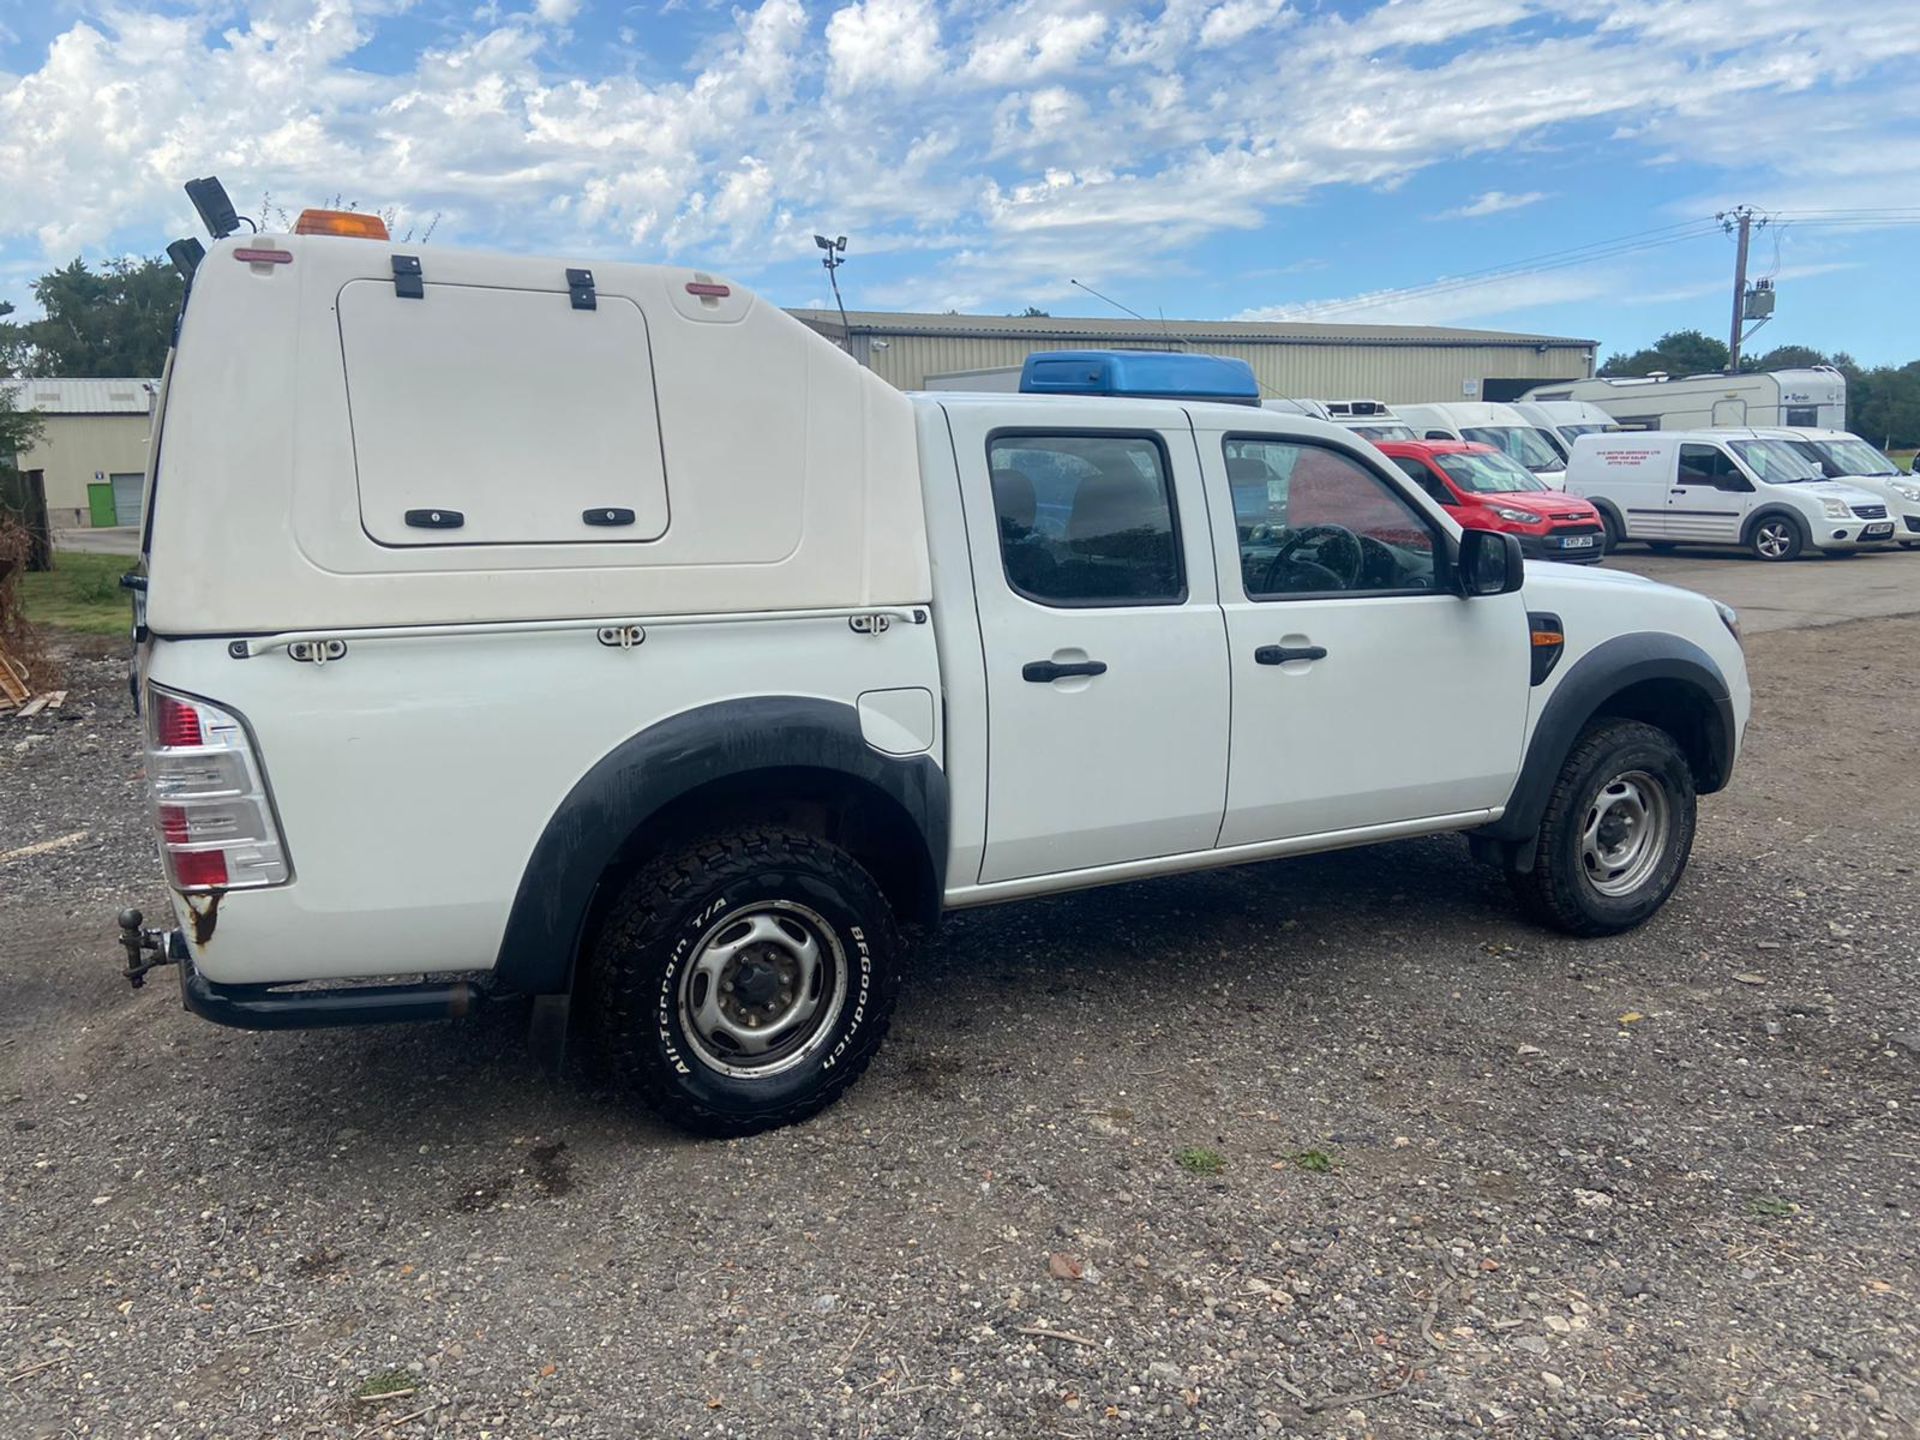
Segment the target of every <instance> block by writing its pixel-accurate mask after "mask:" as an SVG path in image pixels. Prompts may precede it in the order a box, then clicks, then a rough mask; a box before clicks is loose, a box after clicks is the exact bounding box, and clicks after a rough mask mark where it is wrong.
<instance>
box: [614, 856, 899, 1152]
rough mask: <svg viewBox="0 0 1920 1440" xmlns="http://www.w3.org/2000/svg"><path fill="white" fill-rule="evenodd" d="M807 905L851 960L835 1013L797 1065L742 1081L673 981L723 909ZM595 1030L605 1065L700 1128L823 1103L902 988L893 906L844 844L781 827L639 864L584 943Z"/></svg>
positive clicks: (866, 1049)
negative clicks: (708, 1042)
mask: <svg viewBox="0 0 1920 1440" xmlns="http://www.w3.org/2000/svg"><path fill="white" fill-rule="evenodd" d="M775 901H780V902H787V903H789V904H795V905H802V906H805V907H806V908H807V910H808V911H810V912H812V914H813V916H815V917H817V918H818V919H819V920H820V921H822V922H824V923H825V924H826V925H827V926H829V927H831V929H832V931H833V935H834V938H836V939H837V940H838V942H839V944H840V947H841V950H842V953H843V954H844V957H845V964H844V966H843V967H842V971H841V973H842V975H843V978H844V987H845V988H844V990H843V992H842V1001H841V1004H840V1006H839V1008H838V1010H837V1012H836V1013H834V1014H833V1015H832V1017H831V1018H830V1019H829V1020H827V1021H826V1022H824V1023H823V1024H822V1025H821V1026H820V1036H821V1038H820V1040H819V1043H818V1047H817V1049H815V1050H813V1051H812V1052H811V1053H809V1055H808V1056H807V1058H806V1059H805V1060H804V1061H803V1062H801V1063H799V1064H797V1065H796V1066H794V1067H793V1068H791V1069H787V1070H783V1071H781V1072H779V1073H777V1074H770V1075H765V1076H756V1077H752V1078H743V1077H741V1076H736V1075H729V1074H727V1073H726V1072H725V1071H723V1070H720V1069H716V1068H713V1067H712V1066H710V1065H709V1064H707V1063H706V1062H704V1061H703V1060H702V1059H701V1057H700V1054H699V1050H698V1047H697V1046H696V1045H695V1044H694V1043H690V1040H689V1036H688V1032H687V1029H686V1025H685V1022H684V1020H683V1017H682V1014H681V1005H680V996H681V983H682V981H683V979H684V978H685V974H686V971H687V969H688V967H689V966H691V965H692V964H693V962H694V960H695V958H696V956H697V953H698V951H699V949H700V946H701V942H702V939H703V937H707V938H709V939H711V938H712V937H714V936H715V935H716V934H719V933H721V932H719V931H717V930H716V927H717V926H719V925H721V924H723V923H724V921H725V920H726V918H727V916H728V915H729V913H731V912H735V911H740V912H747V911H748V910H749V907H753V906H756V905H765V904H767V903H768V902H775ZM583 959H584V965H583V971H584V974H585V975H586V977H587V980H588V986H589V996H588V1003H589V1005H590V1006H591V1013H590V1015H589V1017H588V1026H589V1033H590V1035H591V1037H592V1041H593V1050H594V1059H595V1061H596V1064H597V1068H598V1069H599V1071H600V1073H601V1074H602V1075H603V1076H604V1077H605V1078H606V1079H608V1080H609V1081H611V1082H612V1083H613V1084H615V1085H616V1086H618V1087H620V1088H622V1089H626V1090H628V1091H630V1092H632V1093H635V1094H638V1095H639V1096H640V1097H641V1098H643V1099H644V1100H646V1101H647V1103H648V1104H650V1105H652V1106H653V1107H654V1108H655V1109H656V1110H658V1111H659V1112H660V1114H661V1115H662V1116H664V1117H665V1118H666V1119H668V1120H670V1121H672V1122H673V1123H674V1124H676V1125H679V1126H681V1127H683V1128H685V1129H687V1130H691V1131H694V1132H695V1133H698V1134H702V1135H718V1136H729V1135H747V1134H752V1133H753V1132H755V1131H758V1130H769V1129H773V1128H775V1127H776V1126H781V1125H791V1124H793V1123H794V1122H796V1121H799V1120H804V1119H806V1118H807V1117H808V1116H811V1115H814V1114H816V1113H818V1112H819V1111H821V1110H824V1109H825V1108H826V1107H827V1106H828V1105H831V1104H832V1103H833V1102H834V1101H835V1100H837V1099H838V1098H839V1097H840V1095H841V1093H842V1092H844V1091H845V1090H846V1089H847V1087H848V1086H850V1085H851V1084H853V1082H854V1081H855V1080H857V1079H858V1078H859V1077H860V1074H861V1072H862V1071H864V1070H865V1069H866V1068H867V1065H868V1063H869V1062H870V1061H871V1060H872V1059H873V1056H874V1053H875V1052H876V1051H877V1050H878V1049H879V1048H880V1042H881V1041H882V1040H883V1039H884V1038H885V1036H886V1033H887V1026H888V1023H889V1022H890V1020H891V1019H892V1015H893V1005H894V1000H895V998H896V996H897V994H898V990H899V979H900V964H901V939H900V933H899V929H898V927H897V925H896V924H895V921H894V916H893V910H892V907H891V906H890V905H889V904H888V903H887V899H886V896H885V895H884V894H882V893H881V890H880V887H879V886H878V885H877V884H875V883H874V879H873V877H872V876H871V875H869V874H868V873H867V872H866V870H865V869H864V868H862V867H861V866H860V864H859V863H858V862H856V861H855V860H854V859H853V857H852V856H850V855H848V854H847V853H846V852H845V851H844V850H842V849H840V848H839V847H838V846H836V845H833V844H831V843H829V842H827V841H825V840H822V839H820V838H818V837H816V836H813V835H809V834H806V833H804V832H801V831H795V830H785V829H779V828H775V827H764V828H755V829H742V830H734V831H729V832H726V833H724V834H720V835H715V836H713V837H711V838H708V839H705V840H702V841H699V842H697V843H695V844H692V845H689V846H688V847H686V848H684V849H682V850H679V851H677V852H675V853H673V854H670V855H665V856H662V857H660V858H658V859H656V860H654V861H652V862H651V863H649V864H647V865H645V866H644V867H642V868H641V869H640V870H639V871H638V872H637V873H636V874H635V875H634V876H633V877H632V879H631V880H629V881H628V882H627V884H626V886H625V887H624V889H623V890H622V891H621V892H620V894H619V895H618V896H617V897H616V899H615V900H614V902H613V905H612V907H611V908H610V910H609V911H608V913H607V916H606V920H605V922H604V923H603V924H602V925H601V926H600V927H599V929H598V930H597V932H596V933H595V934H594V936H593V937H592V939H591V940H590V941H589V943H588V946H587V952H586V954H585V956H584V957H583Z"/></svg>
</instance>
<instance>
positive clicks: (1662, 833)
mask: <svg viewBox="0 0 1920 1440" xmlns="http://www.w3.org/2000/svg"><path fill="white" fill-rule="evenodd" d="M1695 807H1696V800H1695V796H1694V787H1693V771H1692V769H1691V767H1689V765H1688V764H1687V758H1686V756H1685V755H1684V754H1683V753H1682V752H1681V749H1680V746H1679V745H1678V744H1677V743H1676V742H1675V740H1674V738H1673V737H1672V736H1671V735H1669V734H1667V732H1666V731H1664V730H1660V729H1657V728H1655V727H1654V726H1652V725H1644V724H1642V723H1640V722H1639V721H1637V720H1599V721H1596V722H1595V723H1594V724H1593V725H1592V726H1591V727H1589V728H1588V729H1587V730H1586V731H1585V732H1584V733H1583V734H1582V735H1581V737H1580V739H1579V740H1577V741H1576V742H1575V743H1574V746H1573V750H1572V751H1571V752H1570V753H1569V754H1568V756H1567V759H1566V763H1565V764H1564V765H1562V766H1561V767H1560V774H1559V777H1558V779H1556V780H1555V782H1554V787H1553V790H1552V792H1551V793H1550V794H1549V796H1548V797H1547V807H1546V813H1545V814H1544V815H1543V816H1542V817H1541V821H1540V836H1539V848H1538V850H1537V852H1536V855H1535V858H1534V865H1533V869H1532V870H1531V871H1529V872H1526V873H1520V872H1512V873H1510V877H1509V878H1510V879H1511V881H1512V884H1513V889H1514V893H1515V895H1516V897H1517V898H1518V899H1519V901H1520V903H1521V906H1522V908H1524V909H1525V910H1526V911H1527V912H1528V913H1529V914H1530V915H1532V916H1533V917H1534V918H1535V919H1536V920H1539V921H1540V922H1541V923H1542V924H1545V925H1550V926H1552V927H1553V928H1554V929H1556V930H1564V931H1566V932H1567V933H1568V934H1570V935H1614V934H1618V933H1619V932H1620V931H1622V930H1631V929H1632V928H1633V927H1634V926H1636V925H1638V924H1640V923H1641V922H1642V921H1643V920H1645V919H1647V917H1648V916H1650V915H1652V914H1653V913H1654V911H1656V910H1658V909H1659V908H1660V907H1661V906H1662V905H1664V904H1666V902H1667V897H1668V896H1669V895H1671V894H1672V893H1673V891H1674V887H1675V886H1677V885H1678V884H1679V883H1680V877H1681V875H1682V874H1684V873H1685V871H1686V868H1687V857H1688V855H1689V854H1691V853H1692V850H1693V832H1694V821H1695Z"/></svg>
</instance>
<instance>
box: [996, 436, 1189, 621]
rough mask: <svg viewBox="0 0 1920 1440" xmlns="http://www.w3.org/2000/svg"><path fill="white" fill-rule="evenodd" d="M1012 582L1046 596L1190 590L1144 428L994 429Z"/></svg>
mask: <svg viewBox="0 0 1920 1440" xmlns="http://www.w3.org/2000/svg"><path fill="white" fill-rule="evenodd" d="M987 463H988V467H989V469H990V472H991V476H992V482H993V508H994V514H995V522H996V525H997V527H998V529H999V532H1000V559H1001V563H1002V565H1003V566H1004V567H1005V569H1006V575H1007V581H1008V583H1009V584H1011V585H1012V586H1013V588H1014V589H1015V590H1017V591H1019V592H1020V594H1022V595H1024V596H1026V597H1027V598H1028V599H1029V600H1035V601H1038V602H1039V603H1040V604H1042V605H1059V606H1092V605H1177V604H1178V603H1180V601H1182V600H1184V599H1185V598H1186V593H1187V591H1186V580H1185V576H1184V573H1183V571H1182V569H1181V564H1180V537H1179V530H1178V527H1177V526H1176V525H1175V523H1174V509H1173V490H1172V486H1171V484H1170V482H1169V478H1168V474H1167V460H1166V455H1165V453H1164V452H1163V451H1162V450H1161V448H1160V442H1159V441H1158V440H1155V439H1152V438H1150V437H1148V436H1143V435H1105V434H1099V435H997V436H995V437H993V438H992V439H991V440H989V441H988V442H987Z"/></svg>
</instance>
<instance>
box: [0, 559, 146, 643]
mask: <svg viewBox="0 0 1920 1440" xmlns="http://www.w3.org/2000/svg"><path fill="white" fill-rule="evenodd" d="M138 563H139V561H138V559H137V558H136V557H135V556H132V555H82V554H77V553H74V552H71V551H68V552H63V553H61V554H57V555H55V556H54V557H53V569H51V570H49V571H47V572H45V573H44V574H31V573H29V574H25V575H22V576H21V577H20V607H21V609H22V610H23V611H25V612H26V617H27V619H29V620H31V621H32V622H33V623H34V624H35V625H57V626H59V627H60V628H61V629H63V630H78V631H80V632H81V633H83V634H87V635H124V634H126V633H127V632H128V631H129V630H130V629H131V628H132V626H133V608H132V605H131V604H130V597H129V596H128V594H127V592H126V591H124V590H122V589H121V588H120V577H121V576H122V575H124V574H126V573H127V572H128V571H129V570H131V569H133V568H134V567H135V566H136V565H137V564H138Z"/></svg>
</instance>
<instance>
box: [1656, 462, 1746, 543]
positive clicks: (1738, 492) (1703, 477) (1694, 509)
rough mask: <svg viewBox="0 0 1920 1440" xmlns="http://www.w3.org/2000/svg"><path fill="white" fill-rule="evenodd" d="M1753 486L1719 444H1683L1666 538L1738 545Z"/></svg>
mask: <svg viewBox="0 0 1920 1440" xmlns="http://www.w3.org/2000/svg"><path fill="white" fill-rule="evenodd" d="M1752 489H1753V487H1752V486H1751V485H1750V484H1749V483H1748V481H1747V477H1746V476H1744V475H1742V474H1741V473H1740V467H1739V466H1738V465H1737V464H1735V463H1734V459H1733V457H1732V456H1731V455H1729V454H1728V453H1727V452H1726V451H1725V450H1722V449H1721V448H1720V447H1719V446H1718V445H1682V446H1681V447H1680V464H1679V468H1678V471H1677V473H1676V474H1675V476H1674V483H1673V484H1672V485H1671V486H1669V487H1668V491H1667V523H1666V531H1665V533H1666V536H1667V538H1668V539H1670V540H1693V541H1697V542H1701V543H1704V544H1712V545H1737V544H1738V543H1739V542H1740V522H1741V521H1742V519H1744V518H1745V516H1746V513H1747V506H1748V504H1749V502H1750V500H1751V494H1752Z"/></svg>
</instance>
